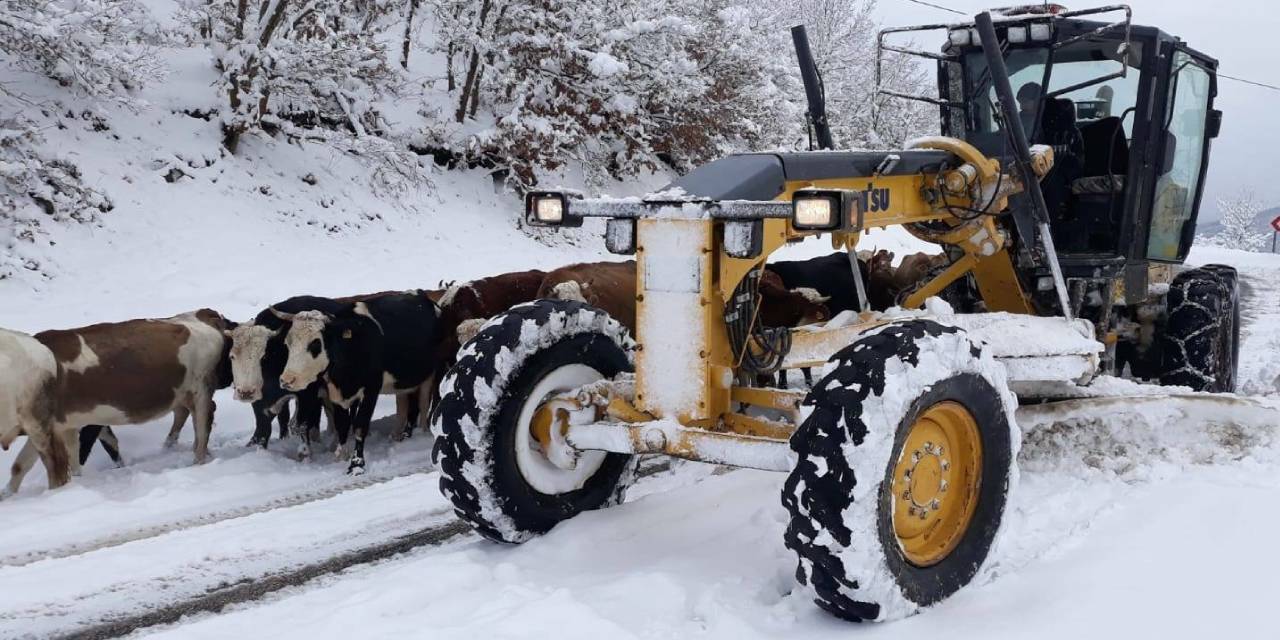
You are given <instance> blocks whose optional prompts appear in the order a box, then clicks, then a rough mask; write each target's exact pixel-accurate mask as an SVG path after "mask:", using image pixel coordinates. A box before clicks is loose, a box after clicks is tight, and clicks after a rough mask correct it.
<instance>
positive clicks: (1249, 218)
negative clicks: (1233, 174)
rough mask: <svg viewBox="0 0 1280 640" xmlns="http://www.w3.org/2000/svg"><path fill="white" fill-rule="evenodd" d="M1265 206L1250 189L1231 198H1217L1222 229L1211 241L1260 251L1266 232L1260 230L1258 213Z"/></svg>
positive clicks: (1236, 247)
mask: <svg viewBox="0 0 1280 640" xmlns="http://www.w3.org/2000/svg"><path fill="white" fill-rule="evenodd" d="M1264 208H1265V207H1263V206H1262V204H1261V203H1260V202H1258V197H1257V195H1256V194H1254V193H1253V192H1252V191H1243V192H1241V193H1240V194H1239V195H1237V196H1235V197H1231V198H1220V199H1219V200H1218V212H1219V213H1221V214H1222V231H1220V232H1219V233H1218V235H1217V236H1215V237H1214V238H1213V239H1212V243H1213V244H1216V245H1218V246H1222V247H1228V248H1231V249H1240V250H1242V251H1262V250H1263V249H1264V247H1265V246H1266V240H1267V234H1265V233H1263V232H1262V231H1260V229H1261V228H1262V223H1261V222H1260V221H1259V215H1260V214H1261V213H1262V211H1263V209H1264Z"/></svg>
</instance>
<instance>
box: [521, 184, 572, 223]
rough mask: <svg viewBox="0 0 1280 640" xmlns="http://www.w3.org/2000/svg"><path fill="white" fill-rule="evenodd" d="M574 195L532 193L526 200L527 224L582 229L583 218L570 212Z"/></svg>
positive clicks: (544, 192) (545, 192) (550, 192)
mask: <svg viewBox="0 0 1280 640" xmlns="http://www.w3.org/2000/svg"><path fill="white" fill-rule="evenodd" d="M571 195H572V194H568V193H565V192H561V191H531V192H529V193H528V194H527V195H526V196H525V200H524V219H525V222H527V223H528V224H530V225H531V226H535V227H580V226H582V218H580V217H578V216H575V215H573V214H571V213H570V212H569V198H570V196H571Z"/></svg>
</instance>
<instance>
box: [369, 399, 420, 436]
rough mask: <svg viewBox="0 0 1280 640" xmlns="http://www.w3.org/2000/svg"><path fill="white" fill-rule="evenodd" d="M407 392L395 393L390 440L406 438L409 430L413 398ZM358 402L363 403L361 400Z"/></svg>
mask: <svg viewBox="0 0 1280 640" xmlns="http://www.w3.org/2000/svg"><path fill="white" fill-rule="evenodd" d="M409 396H410V394H407V393H397V394H396V426H395V430H393V431H392V432H391V441H392V442H400V441H402V440H404V439H405V438H408V437H409V435H410V433H411V430H410V428H409V419H410V417H411V416H412V415H413V409H412V406H413V404H414V403H413V400H412V398H410V397H409ZM360 404H362V405H363V404H364V402H361V403H360Z"/></svg>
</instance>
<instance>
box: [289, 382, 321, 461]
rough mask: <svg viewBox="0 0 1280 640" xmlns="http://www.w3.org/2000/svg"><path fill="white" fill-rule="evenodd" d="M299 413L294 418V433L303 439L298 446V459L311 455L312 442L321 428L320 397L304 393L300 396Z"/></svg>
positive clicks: (304, 458)
mask: <svg viewBox="0 0 1280 640" xmlns="http://www.w3.org/2000/svg"><path fill="white" fill-rule="evenodd" d="M297 401H298V414H297V416H296V419H295V420H294V423H293V424H294V427H293V429H294V433H295V434H296V435H297V436H298V437H299V438H301V439H302V444H301V445H299V447H298V459H299V460H306V459H307V458H310V457H311V442H312V439H313V437H314V435H315V432H316V431H317V430H318V429H319V428H320V404H321V403H320V398H319V396H317V395H314V394H309V393H303V394H299V395H298V398H297Z"/></svg>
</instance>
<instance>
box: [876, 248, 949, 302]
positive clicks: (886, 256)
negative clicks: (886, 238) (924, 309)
mask: <svg viewBox="0 0 1280 640" xmlns="http://www.w3.org/2000/svg"><path fill="white" fill-rule="evenodd" d="M893 258H894V255H893V253H891V252H889V251H885V250H883V249H882V250H880V251H877V252H876V253H875V255H873V256H872V257H871V260H870V264H869V266H868V269H867V270H868V272H869V274H868V276H867V289H868V292H867V295H868V296H869V297H870V298H871V308H872V309H877V310H884V309H888V308H890V307H894V306H897V305H899V304H902V298H904V297H905V296H906V295H909V294H910V293H911V292H912V291H914V290H915V289H916V287H918V286H919V285H920V284H922V283H923V282H925V281H926V280H927V279H928V276H929V274H930V273H932V272H933V271H935V270H937V269H940V268H943V267H946V266H947V256H946V255H945V254H930V253H913V254H910V255H908V256H906V257H904V258H903V259H902V262H901V263H900V264H899V265H898V266H897V267H894V266H893Z"/></svg>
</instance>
